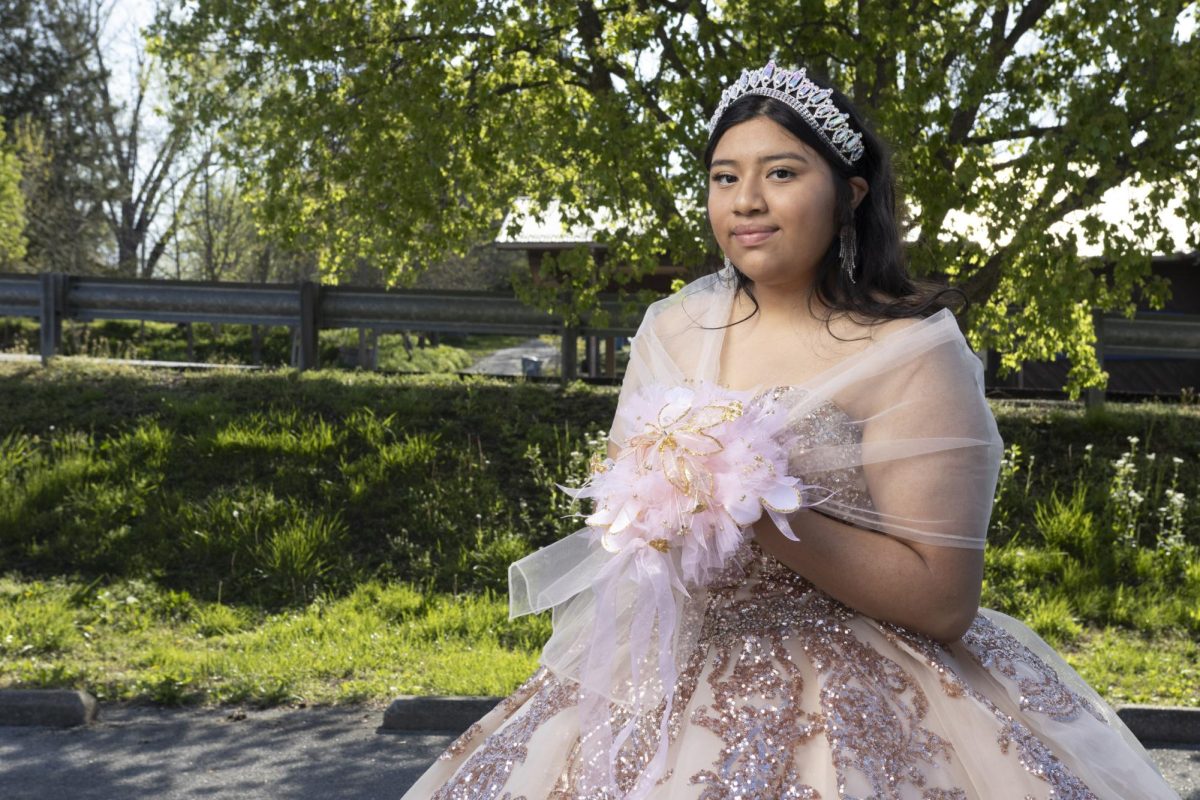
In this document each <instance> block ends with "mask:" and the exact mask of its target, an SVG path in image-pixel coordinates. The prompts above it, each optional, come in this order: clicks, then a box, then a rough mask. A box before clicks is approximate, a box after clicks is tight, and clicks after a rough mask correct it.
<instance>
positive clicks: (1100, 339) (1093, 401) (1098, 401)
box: [1083, 308, 1104, 408]
mask: <svg viewBox="0 0 1200 800" xmlns="http://www.w3.org/2000/svg"><path fill="white" fill-rule="evenodd" d="M1092 326H1093V327H1094V328H1095V330H1096V360H1097V361H1098V362H1100V369H1104V312H1103V311H1101V310H1100V309H1098V308H1093V309H1092ZM1103 405H1104V390H1103V389H1099V388H1088V389H1084V391H1083V406H1084V408H1099V407H1101V406H1103Z"/></svg>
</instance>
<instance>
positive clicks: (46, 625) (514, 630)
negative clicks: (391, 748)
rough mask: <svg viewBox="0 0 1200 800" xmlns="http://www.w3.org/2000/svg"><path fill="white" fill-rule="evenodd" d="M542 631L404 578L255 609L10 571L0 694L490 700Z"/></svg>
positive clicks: (490, 604)
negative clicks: (71, 691)
mask: <svg viewBox="0 0 1200 800" xmlns="http://www.w3.org/2000/svg"><path fill="white" fill-rule="evenodd" d="M549 623H550V621H549V615H548V614H542V615H539V616H537V617H523V618H520V619H517V620H513V621H509V620H508V614H507V605H506V601H505V600H504V599H497V597H496V596H495V595H494V594H492V593H490V592H484V593H482V594H478V595H475V594H472V595H460V596H457V597H455V596H452V595H444V594H438V595H428V594H425V593H422V592H421V591H419V590H417V589H415V588H413V587H411V586H406V585H401V584H397V585H389V586H384V585H381V584H379V583H377V582H368V583H365V584H362V585H360V586H358V587H356V588H355V589H354V590H353V591H352V592H351V593H350V594H348V595H346V596H344V597H341V598H337V599H332V598H325V597H322V598H319V599H317V600H314V601H313V602H312V603H310V604H308V605H307V606H305V607H303V608H298V609H292V610H288V611H283V612H273V613H266V612H263V611H262V610H261V609H258V608H253V607H245V606H237V605H225V604H220V603H206V602H202V601H197V600H195V599H194V598H192V597H190V596H189V595H188V594H187V593H186V592H173V591H163V590H161V589H158V588H156V587H154V586H152V585H150V584H146V583H143V582H139V581H129V582H121V583H118V584H113V585H110V586H108V587H106V588H104V589H99V588H97V587H88V586H85V585H81V584H73V583H69V582H64V581H46V582H41V581H36V582H29V581H21V580H17V579H14V578H11V577H10V578H6V579H2V580H0V656H2V657H3V658H2V660H0V664H2V665H3V669H2V670H0V687H10V686H21V687H42V686H45V687H50V686H54V687H64V686H70V687H76V688H81V689H87V690H88V691H91V692H92V693H94V694H95V695H96V696H97V698H99V699H101V700H126V699H131V698H138V699H147V700H151V701H154V702H157V703H161V704H165V705H177V704H184V703H233V702H242V703H251V704H257V705H264V706H269V705H278V704H281V703H299V702H305V703H310V704H312V703H342V702H368V703H380V704H382V703H386V702H388V701H389V700H390V699H394V697H395V696H396V695H398V694H467V695H499V694H507V693H509V692H511V691H512V690H513V689H515V688H516V687H517V685H518V684H520V682H521V681H522V680H524V679H525V678H526V677H528V676H529V674H530V673H531V672H532V671H533V670H534V669H536V666H537V653H538V652H539V650H540V646H541V643H542V642H544V640H545V639H546V638H547V637H548V636H549V633H550V629H549ZM481 664H486V665H487V668H486V669H481V668H480V665H481Z"/></svg>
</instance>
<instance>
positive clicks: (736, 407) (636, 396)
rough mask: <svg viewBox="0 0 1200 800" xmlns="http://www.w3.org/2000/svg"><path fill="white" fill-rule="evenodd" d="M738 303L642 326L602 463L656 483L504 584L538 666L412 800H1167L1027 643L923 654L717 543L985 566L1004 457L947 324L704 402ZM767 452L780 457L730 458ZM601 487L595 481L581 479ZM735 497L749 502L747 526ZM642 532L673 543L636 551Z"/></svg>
mask: <svg viewBox="0 0 1200 800" xmlns="http://www.w3.org/2000/svg"><path fill="white" fill-rule="evenodd" d="M733 277H734V276H733V272H732V270H731V269H730V268H729V267H726V268H725V269H724V270H722V271H721V272H719V273H715V274H712V275H707V276H705V277H703V278H700V279H699V280H696V281H693V282H692V283H690V284H688V285H687V286H685V287H684V288H683V289H681V290H680V291H678V292H676V293H675V294H673V295H671V296H670V297H668V298H665V299H663V300H660V301H658V302H655V303H653V304H651V306H650V307H649V308H648V310H647V312H646V315H645V317H644V318H643V320H642V323H641V326H640V327H639V329H638V332H637V335H636V336H635V337H634V343H633V350H632V355H631V359H630V364H629V367H628V370H627V372H626V376H625V379H624V382H623V384H622V388H621V393H620V396H619V399H618V406H617V415H616V418H615V420H614V424H613V426H612V431H611V433H610V439H611V441H612V442H613V443H615V444H616V445H618V446H619V448H620V452H621V453H624V454H627V455H628V454H629V453H635V454H636V455H637V458H636V459H632V458H631V459H630V460H629V462H628V463H631V464H633V463H636V464H637V465H640V466H645V465H647V464H652V463H656V464H658V468H657V469H656V470H655V471H654V475H651V474H650V470H649V469H646V470H644V471H640V472H630V473H628V474H629V475H630V476H634V477H631V478H630V479H629V480H628V481H624V479H620V480H617V481H615V482H614V481H612V480H610V481H609V484H608V487H609V493H608V494H607V495H603V494H602V493H596V494H593V495H589V496H593V497H595V498H596V499H597V500H598V503H597V508H596V510H595V511H594V512H593V514H592V516H591V517H589V518H588V521H589V525H588V526H587V527H584V528H581V529H580V530H578V531H576V532H575V533H573V534H571V535H570V536H567V537H565V538H564V539H562V540H559V541H558V542H555V543H554V544H552V545H550V546H548V547H545V548H543V549H542V550H539V551H537V552H535V553H533V554H531V555H529V556H527V557H526V558H524V559H522V560H520V561H518V562H516V563H514V564H513V565H512V566H511V568H510V571H509V581H510V615H511V616H514V617H515V616H519V615H521V614H526V613H530V612H536V611H542V610H544V609H547V608H550V609H553V622H554V632H553V635H552V636H551V638H550V640H549V641H548V642H547V644H546V646H545V649H544V650H543V652H542V655H541V658H540V665H539V667H538V669H537V670H536V671H535V672H534V673H533V675H531V676H530V677H529V679H528V680H526V681H525V682H524V683H523V684H522V685H521V686H520V687H519V688H518V689H517V690H516V691H515V692H514V693H513V694H511V695H509V696H508V697H506V698H504V699H503V700H502V701H501V702H500V703H499V704H498V705H497V706H496V707H495V708H494V709H493V710H492V711H490V712H489V713H488V714H486V715H485V716H484V717H483V718H481V719H480V720H478V721H477V722H476V723H474V724H473V725H471V726H470V728H469V729H468V730H467V731H466V732H465V733H463V734H462V735H461V736H460V737H459V738H458V739H457V740H456V741H455V742H453V743H452V744H451V745H450V746H449V747H448V748H447V749H446V750H445V752H443V753H442V754H441V756H439V758H438V759H437V760H436V761H435V762H434V763H433V765H431V766H430V767H429V769H428V770H427V771H426V772H425V773H424V774H423V775H422V776H421V777H420V779H419V780H418V781H417V782H416V784H415V785H414V786H413V787H412V788H411V789H410V790H409V791H408V792H407V793H406V794H405V795H404V800H426V799H430V798H432V799H433V800H492V799H493V798H495V800H518V799H519V798H520V799H521V800H544V799H545V798H554V799H555V800H566V799H567V798H579V799H580V800H616V798H651V799H652V800H693V799H694V800H718V799H723V798H730V799H731V800H732V798H744V799H745V800H782V799H783V798H795V799H796V800H799V798H868V797H869V798H895V799H896V800H901V799H903V800H908V799H909V798H912V799H913V800H918V799H919V800H952V799H953V800H967V798H997V799H998V798H1005V800H1007V799H1009V798H1013V799H1015V800H1023V799H1024V798H1037V799H1038V800H1045V799H1047V798H1073V799H1074V800H1083V799H1084V798H1113V799H1114V800H1116V799H1118V798H1120V799H1121V800H1132V799H1133V798H1177V797H1178V796H1177V795H1176V794H1175V793H1174V792H1173V791H1172V790H1171V789H1170V788H1169V787H1168V786H1167V784H1166V783H1165V781H1164V780H1163V778H1162V777H1161V775H1159V773H1158V771H1157V770H1156V768H1155V767H1154V765H1153V762H1152V761H1151V760H1150V758H1149V757H1148V755H1147V754H1146V752H1145V750H1144V749H1143V748H1142V747H1141V745H1140V744H1139V743H1138V742H1137V740H1136V739H1135V738H1134V737H1133V735H1132V734H1131V733H1130V732H1129V730H1128V729H1127V728H1126V727H1125V726H1124V725H1123V724H1122V723H1121V721H1120V720H1119V719H1118V718H1117V716H1116V715H1115V713H1114V712H1113V710H1112V709H1111V708H1110V707H1109V706H1107V705H1106V704H1105V703H1104V701H1103V700H1102V699H1101V698H1100V697H1099V696H1098V695H1097V694H1096V693H1095V692H1094V691H1093V690H1092V689H1091V688H1090V687H1088V686H1087V684H1086V683H1085V682H1084V681H1083V680H1082V679H1081V678H1080V677H1079V676H1078V675H1077V674H1076V673H1075V672H1074V671H1073V670H1072V669H1071V668H1070V667H1069V666H1068V665H1067V664H1066V663H1065V662H1064V661H1063V660H1062V659H1061V658H1059V657H1058V655H1057V654H1056V653H1055V652H1054V650H1053V649H1052V648H1051V647H1050V646H1049V645H1047V644H1046V643H1045V642H1043V641H1042V640H1041V639H1040V638H1039V637H1038V636H1037V635H1036V634H1034V633H1033V632H1032V631H1031V630H1030V629H1029V628H1027V627H1026V626H1025V625H1023V624H1022V623H1020V622H1018V621H1016V620H1014V619H1012V618H1010V617H1007V616H1005V615H1003V614H999V613H996V612H993V611H990V610H987V609H981V610H980V612H979V614H978V615H977V616H976V618H975V621H974V623H973V624H972V625H971V627H970V629H969V630H968V631H967V633H966V634H965V635H964V636H963V637H962V638H961V639H960V640H958V641H956V642H954V643H953V644H950V645H943V644H939V643H938V642H936V641H934V640H932V639H930V638H928V637H926V636H923V635H922V634H920V633H917V632H914V631H911V630H908V629H906V628H903V627H899V626H897V625H894V624H890V623H886V622H881V621H879V620H876V619H873V618H871V617H867V616H864V615H863V614H860V613H858V612H856V611H855V610H854V609H853V608H849V607H847V606H846V605H843V604H842V603H839V602H838V601H836V600H834V599H833V598H831V597H830V596H828V595H826V594H825V593H823V592H822V591H821V590H819V589H817V588H816V587H815V586H813V585H812V584H811V583H809V582H808V581H806V580H805V579H804V578H802V577H801V576H800V575H798V574H797V573H795V572H794V571H792V570H791V569H790V568H789V567H787V566H785V565H784V564H782V563H781V562H779V561H778V560H776V559H775V558H774V557H773V556H771V555H769V554H768V553H766V552H765V551H764V550H762V548H761V547H760V546H759V544H758V543H757V542H756V541H755V539H754V538H753V535H752V533H751V532H749V528H748V527H743V528H741V529H740V530H739V529H738V528H737V526H736V525H735V524H734V523H730V522H729V520H730V519H734V520H735V522H736V523H737V524H742V525H744V524H745V522H746V521H747V520H749V519H751V518H752V516H754V515H758V514H761V513H769V514H770V515H771V517H772V519H773V520H774V521H775V522H776V523H777V524H778V525H779V528H780V530H781V531H786V532H785V535H787V533H792V535H793V536H794V537H799V538H800V539H801V540H802V539H803V537H804V521H805V515H806V514H814V513H820V514H825V515H828V516H831V517H833V518H835V519H838V520H840V521H843V522H846V523H849V524H852V525H854V526H856V527H859V528H864V529H868V530H872V531H876V532H878V533H880V534H883V535H888V536H897V537H901V538H905V539H909V540H912V541H918V542H923V543H927V544H937V545H943V546H946V547H972V548H982V547H983V546H984V537H985V534H986V531H987V526H988V520H989V517H990V514H991V505H992V498H993V494H994V492H995V487H996V480H997V476H998V470H999V461H1000V457H1001V455H1002V452H1003V442H1002V441H1001V439H1000V435H999V433H998V432H997V429H996V423H995V419H994V417H993V416H992V414H991V410H990V409H989V407H988V405H987V403H986V401H985V400H984V396H983V380H982V367H981V365H980V363H979V360H978V358H977V357H976V356H975V355H974V353H972V351H971V350H970V348H969V347H968V346H967V344H966V341H965V340H964V338H963V336H962V334H961V332H960V331H959V328H958V325H957V323H956V321H955V319H954V316H953V315H952V314H951V313H950V311H948V310H942V311H939V312H937V313H935V314H933V315H932V316H929V317H926V318H923V319H920V320H917V321H915V322H914V323H912V324H908V325H906V326H902V327H900V328H899V329H897V330H893V331H892V332H890V333H888V334H886V335H883V336H881V337H880V338H877V339H876V340H874V341H872V342H870V343H869V344H866V346H865V347H864V348H863V349H861V350H859V351H858V352H856V353H855V354H854V355H852V356H849V357H847V358H845V359H843V360H842V361H840V362H838V363H836V364H834V365H833V366H832V367H830V368H828V369H826V370H824V371H822V372H820V373H819V374H817V375H816V376H815V377H813V378H811V379H810V380H809V381H807V382H806V383H805V384H804V385H782V386H767V387H762V386H760V387H756V388H755V389H754V390H751V391H748V392H737V391H733V390H727V394H726V395H725V396H724V399H722V396H720V395H718V394H714V393H713V392H714V391H715V390H714V389H713V388H712V387H715V386H717V384H716V383H715V382H716V381H717V379H718V364H719V361H720V354H721V349H722V343H723V341H724V332H725V328H724V327H723V326H725V325H727V323H729V322H731V321H736V320H732V319H731V313H732V310H733V300H734V293H735V292H734V281H733ZM798 357H800V354H798ZM706 392H707V394H706ZM714 398H715V399H714ZM656 403H657V404H658V406H659V409H660V410H659V413H658V414H655V412H654V406H655V404H656ZM705 404H706V405H705ZM701 405H703V408H701V407H700V406H701ZM731 409H732V411H730V410H731ZM714 410H715V411H714ZM714 413H715V414H716V416H713V414H714ZM706 414H708V416H707V417H706V416H705V415H706ZM756 414H757V416H755V415H756ZM722 415H723V416H722ZM735 418H736V419H735ZM745 420H750V422H746V423H745V425H744V427H743V428H742V429H736V428H734V427H730V426H733V425H735V424H737V423H738V422H739V421H742V422H744V421H745ZM685 422H686V424H684V423H685ZM722 425H725V426H726V427H725V428H722V427H721V426H722ZM672 426H675V427H672ZM723 430H724V431H726V433H725V434H722V433H721V432H722V431H723ZM739 431H740V432H739ZM764 431H766V432H768V433H769V439H770V442H767V443H766V444H767V445H769V444H770V443H771V442H774V443H775V444H776V445H778V446H779V448H778V449H776V450H771V449H770V447H769V446H768V447H766V449H764V443H763V441H761V437H760V440H759V441H758V442H757V444H754V445H753V446H752V445H751V444H747V442H752V441H753V436H754V434H755V432H758V433H760V434H761V433H762V432H764ZM722 436H723V438H722ZM673 447H674V448H676V449H675V450H672V449H671V448H673ZM739 447H742V448H743V449H744V450H745V452H744V453H742V455H743V456H744V458H742V460H741V461H738V460H737V457H738V453H739V452H740V451H739V450H738V448H739ZM705 448H709V449H708V450H707V451H705ZM701 451H704V452H706V453H707V454H708V455H705V456H704V458H696V457H695V456H696V453H697V452H701ZM664 454H671V455H670V458H668V457H666V456H665V455H664ZM702 454H703V453H702ZM764 454H765V455H764ZM780 454H782V456H781V457H782V460H781V461H776V462H774V463H777V464H780V465H786V475H783V474H782V473H783V471H784V470H782V469H779V470H777V469H774V468H773V466H772V462H771V459H772V458H773V457H774V458H779V457H780ZM655 458H658V459H659V461H657V462H656V461H655V460H654V459H655ZM705 459H707V460H705ZM721 459H726V461H721ZM618 460H620V457H619V458H618ZM622 463H625V462H622ZM739 464H741V465H742V466H740V467H739V466H738V465H739ZM706 465H707V466H706ZM714 465H715V466H714ZM615 466H616V465H615V464H614V461H613V459H606V460H605V462H604V463H603V464H598V465H597V464H593V478H597V479H599V478H600V477H601V476H602V474H603V473H605V472H606V471H607V472H608V475H606V476H603V477H611V476H613V475H617V474H618V470H617V469H616V468H615ZM706 469H707V470H708V472H705V470H706ZM720 469H724V470H725V471H724V472H720V473H719V474H717V471H719V470H720ZM738 470H740V473H739V472H738ZM755 470H758V471H757V472H755ZM737 474H743V475H744V476H745V482H744V483H737V482H736V481H733V478H734V477H737ZM655 475H666V476H667V477H666V478H665V479H664V480H668V481H670V482H671V485H670V486H668V485H667V484H666V483H660V484H658V486H659V488H660V489H663V492H665V493H662V494H656V495H653V497H654V498H655V500H654V501H653V502H648V503H643V505H641V506H639V505H638V502H639V501H638V500H637V499H636V498H638V491H636V486H644V487H652V488H653V486H655V484H652V483H649V481H653V480H655ZM731 476H732V477H731ZM635 478H636V480H637V481H643V483H637V484H636V485H635V484H634V480H635ZM759 478H761V479H762V480H759V482H758V483H754V481H755V480H758V479H759ZM626 484H628V486H634V489H630V490H629V491H625V492H623V493H622V492H619V491H615V490H614V489H613V487H614V486H619V485H626ZM599 485H600V484H599V483H597V486H599ZM628 486H627V488H628ZM730 486H735V487H736V488H737V490H738V491H733V492H730V491H729V487H730ZM746 486H750V487H751V489H749V490H746V489H745V487H746ZM664 487H665V488H664ZM722 487H724V489H723V488H722ZM647 491H648V490H647ZM722 491H725V494H724V495H723V494H722ZM747 492H750V493H751V494H753V493H756V492H757V493H760V494H761V501H760V500H759V498H758V497H752V498H751V499H752V501H753V503H754V509H753V514H752V515H748V513H747V508H746V505H745V503H746V495H747ZM789 493H790V496H791V497H793V498H795V497H796V496H801V497H802V498H803V501H802V506H803V507H801V508H799V509H798V510H797V509H796V508H795V503H791V504H790V505H789V502H788V501H787V500H786V496H788V495H789ZM579 494H584V493H583V492H582V491H580V492H579ZM735 495H736V496H735ZM702 496H703V497H702ZM681 497H683V498H690V500H689V501H688V503H685V504H684V505H683V506H681V505H680V503H679V500H680V498H681ZM700 497H702V499H704V501H705V502H700V500H698V499H697V498H700ZM722 498H723V499H722ZM717 501H721V502H717ZM739 501H740V505H739ZM717 506H720V509H717V508H716V507H717ZM672 514H674V516H672ZM705 515H707V516H705ZM660 519H661V520H665V521H664V522H663V523H662V524H663V525H664V526H665V527H666V528H669V527H670V526H671V525H674V524H677V523H679V521H680V520H684V521H686V522H687V523H688V524H690V527H687V526H685V527H684V528H676V529H675V530H667V531H666V532H664V533H662V534H661V535H659V536H658V537H657V538H652V537H655V536H656V534H654V533H651V534H649V535H646V536H642V537H641V538H638V536H637V535H636V533H631V532H636V531H637V530H638V529H639V526H641V528H642V529H644V530H650V529H652V528H653V526H655V525H658V524H659V521H660ZM789 525H790V528H789ZM742 534H744V535H742ZM680 542H683V543H685V545H686V546H683V545H680Z"/></svg>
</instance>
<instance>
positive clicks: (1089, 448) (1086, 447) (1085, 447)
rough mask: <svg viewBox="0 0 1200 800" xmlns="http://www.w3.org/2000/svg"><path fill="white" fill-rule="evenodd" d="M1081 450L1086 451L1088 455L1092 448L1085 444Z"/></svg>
mask: <svg viewBox="0 0 1200 800" xmlns="http://www.w3.org/2000/svg"><path fill="white" fill-rule="evenodd" d="M1083 449H1084V450H1087V451H1088V452H1089V453H1090V452H1092V446H1091V445H1090V444H1086V445H1084V446H1083Z"/></svg>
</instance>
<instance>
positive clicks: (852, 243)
mask: <svg viewBox="0 0 1200 800" xmlns="http://www.w3.org/2000/svg"><path fill="white" fill-rule="evenodd" d="M857 253H858V239H857V236H856V235H855V233H854V226H853V225H845V226H843V227H842V235H841V245H840V246H839V248H838V255H839V256H841V258H842V269H844V270H846V277H847V278H849V279H850V282H851V283H855V280H854V256H855V255H857Z"/></svg>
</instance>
